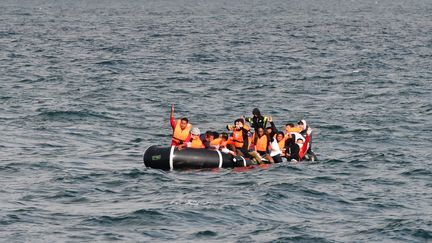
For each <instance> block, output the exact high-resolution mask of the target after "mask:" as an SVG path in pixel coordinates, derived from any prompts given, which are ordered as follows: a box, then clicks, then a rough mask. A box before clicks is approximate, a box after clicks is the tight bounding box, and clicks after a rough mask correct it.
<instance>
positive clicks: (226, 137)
mask: <svg viewBox="0 0 432 243" xmlns="http://www.w3.org/2000/svg"><path fill="white" fill-rule="evenodd" d="M220 137H221V138H222V141H224V142H225V141H228V133H226V132H223V133H221V134H220Z"/></svg>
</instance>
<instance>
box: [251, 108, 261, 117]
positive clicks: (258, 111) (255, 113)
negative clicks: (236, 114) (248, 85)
mask: <svg viewBox="0 0 432 243" xmlns="http://www.w3.org/2000/svg"><path fill="white" fill-rule="evenodd" d="M252 115H253V116H255V117H261V112H260V110H259V109H258V108H254V109H253V110H252Z"/></svg>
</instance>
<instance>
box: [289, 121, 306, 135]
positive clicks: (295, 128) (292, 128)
mask: <svg viewBox="0 0 432 243" xmlns="http://www.w3.org/2000/svg"><path fill="white" fill-rule="evenodd" d="M301 131H302V129H301V128H300V127H298V126H295V125H294V123H287V124H285V135H287V134H290V133H292V132H298V133H299V132H301Z"/></svg>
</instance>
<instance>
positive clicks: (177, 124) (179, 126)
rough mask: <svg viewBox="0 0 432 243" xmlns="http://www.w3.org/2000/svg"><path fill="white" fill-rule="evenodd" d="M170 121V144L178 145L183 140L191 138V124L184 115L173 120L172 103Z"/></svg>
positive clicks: (186, 140) (187, 140)
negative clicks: (171, 132)
mask: <svg viewBox="0 0 432 243" xmlns="http://www.w3.org/2000/svg"><path fill="white" fill-rule="evenodd" d="M170 123H171V128H172V130H173V134H172V140H171V146H178V145H181V144H183V143H185V142H189V140H190V139H191V135H190V131H191V129H192V124H190V123H189V120H188V119H187V118H186V117H183V118H182V119H179V120H177V121H176V120H175V118H174V104H172V105H171V115H170Z"/></svg>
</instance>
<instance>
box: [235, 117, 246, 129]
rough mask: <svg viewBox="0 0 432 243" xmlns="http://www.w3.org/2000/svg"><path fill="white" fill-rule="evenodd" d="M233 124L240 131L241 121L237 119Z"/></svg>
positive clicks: (242, 124)
mask: <svg viewBox="0 0 432 243" xmlns="http://www.w3.org/2000/svg"><path fill="white" fill-rule="evenodd" d="M234 124H235V126H236V128H237V129H240V128H241V127H243V126H244V123H243V119H237V120H235V121H234Z"/></svg>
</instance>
